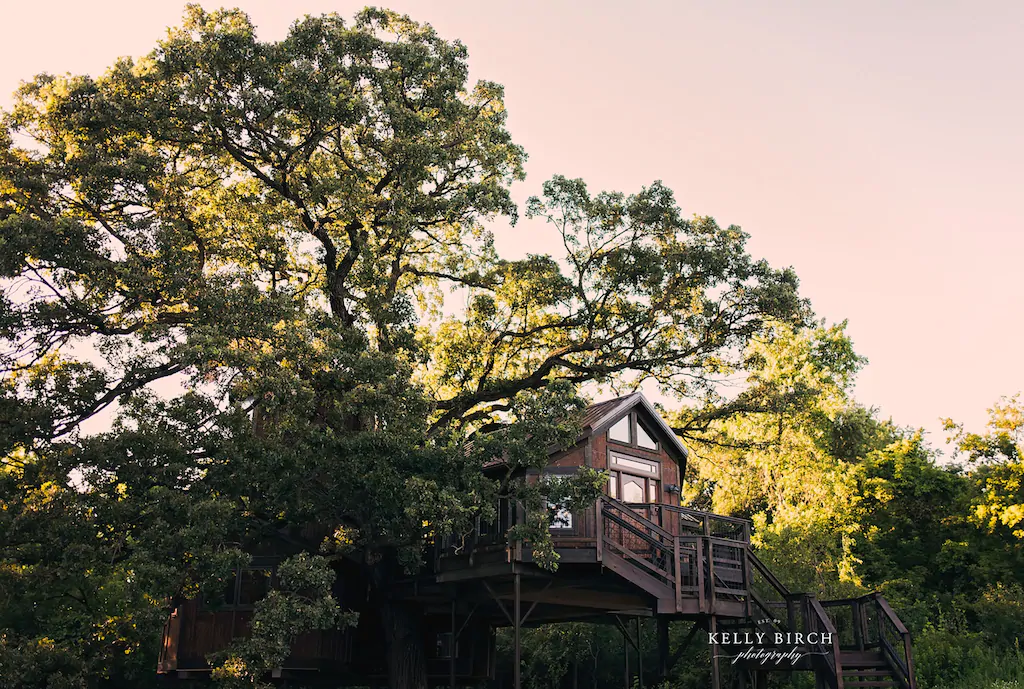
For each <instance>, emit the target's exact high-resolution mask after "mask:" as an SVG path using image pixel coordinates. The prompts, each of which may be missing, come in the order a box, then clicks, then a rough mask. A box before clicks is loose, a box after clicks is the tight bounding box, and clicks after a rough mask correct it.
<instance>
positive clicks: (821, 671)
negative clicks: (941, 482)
mask: <svg viewBox="0 0 1024 689" xmlns="http://www.w3.org/2000/svg"><path fill="white" fill-rule="evenodd" d="M596 516H597V524H598V528H597V536H598V539H597V559H598V561H599V562H601V563H602V564H603V565H604V566H605V567H606V568H607V569H609V570H611V571H612V572H614V573H615V574H617V575H619V576H620V577H622V578H624V579H626V580H628V581H629V582H631V583H632V584H634V585H635V586H637V587H639V588H640V589H642V590H644V591H645V592H646V593H648V594H649V595H650V596H652V597H653V598H654V600H655V601H656V605H655V610H654V612H655V614H656V615H658V616H667V617H669V618H676V619H706V620H708V626H707V628H708V630H709V631H711V630H715V629H741V628H742V629H749V630H752V631H753V632H757V631H760V632H762V633H763V634H764V635H765V636H764V638H765V639H766V640H771V643H770V644H769V643H765V644H764V649H765V650H766V651H770V650H773V649H774V650H777V651H779V652H780V653H781V652H785V651H787V650H791V649H792V650H794V652H795V653H797V654H800V655H801V659H800V662H799V663H797V664H795V665H794V664H793V663H792V662H791V661H789V660H787V661H784V662H782V661H780V662H779V663H776V664H771V663H758V664H756V667H755V664H752V663H747V664H744V663H743V662H740V663H738V664H737V665H738V669H737V672H741V673H742V672H751V673H752V672H754V671H755V670H757V671H770V670H775V671H792V670H794V669H800V670H811V671H813V672H814V673H815V674H816V675H817V677H818V680H819V684H820V685H821V686H827V687H830V688H831V689H853V688H854V687H899V688H901V689H916V687H917V683H916V679H915V677H914V670H913V658H912V653H911V644H910V634H909V632H908V631H907V629H906V627H905V626H904V625H903V623H902V622H901V621H900V619H899V618H898V617H897V616H896V613H895V612H893V610H892V608H891V607H890V606H889V604H888V602H887V601H886V600H885V599H884V598H883V597H882V596H881V595H879V594H877V593H873V594H869V595H866V596H862V597H859V598H853V599H845V600H835V601H819V600H818V599H817V598H816V597H815V596H813V595H811V594H806V593H793V592H791V591H789V589H788V588H787V587H786V586H785V585H784V584H783V583H782V582H781V581H779V580H778V578H777V577H776V576H775V575H774V574H773V573H772V572H771V570H770V569H769V568H768V567H767V566H766V565H765V564H764V563H763V562H761V561H760V560H759V559H758V558H757V556H756V555H754V553H753V552H752V550H751V547H750V538H749V535H750V532H749V523H744V521H743V520H737V519H732V518H728V517H721V516H719V515H712V514H708V513H702V512H697V511H694V510H687V509H685V508H681V507H675V506H670V505H635V504H625V503H622V502H619V501H617V500H614V499H612V498H607V497H606V498H602V499H601V500H600V501H599V502H598V504H597V506H596ZM776 634H782V635H783V637H782V638H788V639H793V638H795V637H787V636H786V635H787V634H794V635H795V634H801V635H803V637H802V638H803V639H810V640H811V641H810V642H808V641H804V642H803V643H796V644H790V645H788V646H785V645H782V646H777V645H775V639H776ZM713 655H714V654H713ZM714 664H715V667H714V668H713V680H714V682H717V684H715V685H714V686H715V689H717V687H718V686H720V681H721V680H720V677H719V676H718V667H717V665H718V663H717V661H714ZM744 682H745V681H744ZM741 685H742V686H747V685H746V684H745V683H741Z"/></svg>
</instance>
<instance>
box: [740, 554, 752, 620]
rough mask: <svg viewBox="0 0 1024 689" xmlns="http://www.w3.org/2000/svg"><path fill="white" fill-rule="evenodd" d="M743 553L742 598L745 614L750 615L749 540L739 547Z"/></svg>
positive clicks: (748, 616)
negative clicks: (744, 602)
mask: <svg viewBox="0 0 1024 689" xmlns="http://www.w3.org/2000/svg"><path fill="white" fill-rule="evenodd" d="M741 552H742V553H743V599H744V600H745V601H746V615H747V618H750V617H751V608H750V546H749V541H748V544H747V545H744V546H743V548H742V549H741Z"/></svg>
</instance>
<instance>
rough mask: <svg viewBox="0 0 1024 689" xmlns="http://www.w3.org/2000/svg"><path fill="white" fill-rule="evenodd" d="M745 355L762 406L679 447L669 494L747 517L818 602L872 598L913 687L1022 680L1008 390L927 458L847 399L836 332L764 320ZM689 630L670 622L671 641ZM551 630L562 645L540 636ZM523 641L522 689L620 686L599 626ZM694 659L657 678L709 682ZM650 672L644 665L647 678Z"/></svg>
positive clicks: (996, 687) (847, 373) (761, 548)
mask: <svg viewBox="0 0 1024 689" xmlns="http://www.w3.org/2000/svg"><path fill="white" fill-rule="evenodd" d="M751 351H752V352H753V353H756V356H752V357H751V361H752V362H756V364H754V365H753V368H754V370H752V371H751V372H750V374H749V381H748V382H749V386H748V388H747V390H748V395H755V394H756V395H759V396H761V397H762V398H763V399H765V400H767V399H773V400H775V401H776V406H775V407H774V408H769V405H767V404H766V405H763V406H762V409H761V410H760V411H759V412H757V413H743V414H739V415H736V416H733V417H732V418H730V419H728V420H723V421H719V422H716V423H714V424H712V425H711V426H710V427H709V428H708V432H707V433H706V434H705V435H704V436H703V437H702V438H699V439H697V438H695V439H692V440H691V443H690V444H691V447H692V449H693V450H694V456H693V459H692V460H691V472H692V473H691V475H690V476H689V477H688V481H687V489H688V494H687V495H685V496H684V501H689V502H690V503H691V504H696V505H699V506H701V507H703V508H705V509H709V510H713V511H716V512H720V513H724V514H732V515H737V516H744V517H747V518H751V519H753V521H754V524H755V531H754V542H755V545H756V547H757V551H758V554H759V556H760V557H761V559H763V560H764V561H766V562H768V563H770V564H771V567H772V569H773V571H775V572H776V573H777V574H778V575H779V577H780V578H781V579H782V580H783V581H784V582H786V583H787V584H789V585H790V586H791V588H792V589H793V590H805V591H811V592H814V593H817V594H818V595H819V596H820V597H821V598H823V599H826V598H842V597H848V596H855V595H860V594H862V593H866V592H868V591H871V590H879V591H881V592H882V593H883V594H884V595H885V596H886V598H887V599H888V600H889V602H890V603H891V604H892V605H893V607H894V608H895V609H896V610H897V611H898V612H899V614H900V617H901V618H902V619H903V621H904V622H905V623H906V624H907V626H908V627H909V628H910V630H911V632H912V633H913V635H914V648H915V659H916V667H917V674H918V679H919V684H920V686H921V687H922V689H968V688H977V689H987V688H989V687H991V688H992V689H1006V688H1008V687H1018V686H1021V684H1024V653H1022V652H1021V648H1020V643H1021V639H1022V635H1024V540H1022V538H1021V528H1022V527H1024V486H1022V483H1021V481H1020V479H1019V477H1020V476H1021V472H1022V470H1024V464H1022V462H1021V450H1022V448H1024V406H1022V405H1021V402H1020V400H1019V398H1017V397H1014V398H1009V399H1004V400H1001V401H1000V402H999V403H997V404H996V405H995V406H994V407H993V408H992V409H991V410H990V421H989V426H988V428H987V430H986V431H985V432H983V433H975V432H969V431H966V430H965V429H964V428H963V427H962V425H959V424H956V423H955V422H953V421H946V427H947V429H948V430H949V431H950V435H949V439H948V443H949V448H950V450H951V453H950V456H949V457H947V459H946V460H945V461H937V460H938V457H937V453H936V451H935V450H934V449H932V448H929V447H928V446H927V444H926V443H925V442H924V441H923V438H922V435H921V433H920V431H913V430H909V429H903V428H899V427H897V426H894V425H893V424H892V423H891V422H889V421H881V420H879V419H878V418H877V414H876V413H875V412H874V411H872V410H870V409H865V408H864V407H861V406H859V405H857V403H856V402H855V400H854V399H853V398H852V396H851V394H850V385H851V383H852V382H853V376H854V374H855V373H856V371H857V370H858V369H859V367H860V366H862V365H863V364H864V363H865V362H864V361H863V360H862V359H860V358H859V357H857V356H856V354H855V353H854V351H853V349H852V346H851V343H850V341H849V339H848V338H847V336H846V335H845V332H844V326H842V325H839V326H833V327H818V328H814V329H810V328H809V329H804V330H802V331H799V332H795V331H793V330H792V329H790V328H786V327H779V328H774V329H772V330H771V331H770V332H768V333H766V335H765V337H763V338H759V339H758V340H757V341H755V342H754V343H752V345H751ZM950 460H952V461H950ZM689 631H690V625H689V624H686V623H678V624H677V625H675V627H674V628H673V629H672V639H673V644H674V647H678V646H680V645H681V643H682V640H683V638H684V637H685V635H686V634H687V633H688V632H689ZM558 633H563V634H567V635H568V636H567V641H565V642H560V643H558V644H555V643H552V642H551V640H550V638H549V636H551V635H554V634H558ZM527 648H528V649H529V652H528V654H527V655H528V658H529V660H528V666H527V667H528V668H529V672H530V675H529V681H530V683H531V686H534V687H548V686H558V681H559V680H560V679H562V681H564V679H563V678H566V677H570V676H571V675H573V674H575V675H576V676H577V682H578V684H579V686H591V685H593V684H596V685H598V686H618V685H619V683H621V681H622V680H621V677H622V671H623V670H622V668H623V662H624V661H623V656H622V653H623V650H622V649H623V644H622V640H621V635H620V633H619V631H618V630H617V629H615V628H614V627H590V628H583V629H580V628H573V629H566V630H563V631H562V632H559V631H558V630H557V628H554V627H553V628H551V629H550V630H548V629H544V630H541V631H539V632H537V633H536V634H535V635H534V636H531V637H530V638H529V639H528V641H527ZM645 648H646V649H647V657H646V660H645V666H646V667H647V668H649V669H652V668H655V667H656V656H655V648H656V641H655V638H654V629H653V625H650V624H648V626H647V628H646V630H645ZM630 653H631V654H632V652H630ZM597 657H600V659H601V661H600V667H599V666H598V664H597V663H596V662H595V660H596V658H597ZM630 658H631V659H630V663H632V667H633V673H634V674H635V672H636V667H637V664H636V659H635V655H631V656H630ZM553 668H554V669H553ZM708 668H709V663H708V656H707V647H706V646H704V645H703V644H701V643H696V644H693V645H691V647H690V648H689V650H688V651H687V652H686V654H685V655H684V656H683V657H682V658H681V659H680V660H679V661H678V662H677V664H676V666H675V668H674V669H673V670H672V672H671V673H670V677H669V680H668V682H667V685H666V686H669V687H673V688H679V689H684V688H685V689H689V688H691V687H692V688H696V687H705V686H708V682H709V681H710V680H709V676H708V671H709V670H708ZM553 676H554V677H555V680H554V681H552V679H551V678H552V677H553ZM654 678H655V675H654V674H653V670H651V671H650V672H649V674H648V677H647V679H648V683H650V681H652V680H653V679H654ZM774 681H779V682H780V683H781V684H782V685H784V686H788V684H785V682H783V681H782V680H781V679H779V678H775V680H774ZM795 681H796V683H797V685H799V686H803V685H801V684H800V682H803V683H804V684H806V685H807V686H812V685H813V682H812V681H811V679H810V678H809V677H804V678H800V679H796V680H795Z"/></svg>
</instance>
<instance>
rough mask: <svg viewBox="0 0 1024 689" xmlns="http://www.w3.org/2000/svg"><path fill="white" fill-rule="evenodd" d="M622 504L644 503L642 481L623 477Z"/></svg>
mask: <svg viewBox="0 0 1024 689" xmlns="http://www.w3.org/2000/svg"><path fill="white" fill-rule="evenodd" d="M622 500H623V502H643V501H644V479H642V478H633V477H632V476H624V477H623V479H622Z"/></svg>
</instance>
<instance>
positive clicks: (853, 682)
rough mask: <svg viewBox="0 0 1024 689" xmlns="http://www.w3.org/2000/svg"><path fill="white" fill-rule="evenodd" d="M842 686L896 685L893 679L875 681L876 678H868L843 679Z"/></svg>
mask: <svg viewBox="0 0 1024 689" xmlns="http://www.w3.org/2000/svg"><path fill="white" fill-rule="evenodd" d="M843 686H846V687H895V686H896V682H895V681H893V680H883V681H877V680H868V681H860V680H844V681H843Z"/></svg>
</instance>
